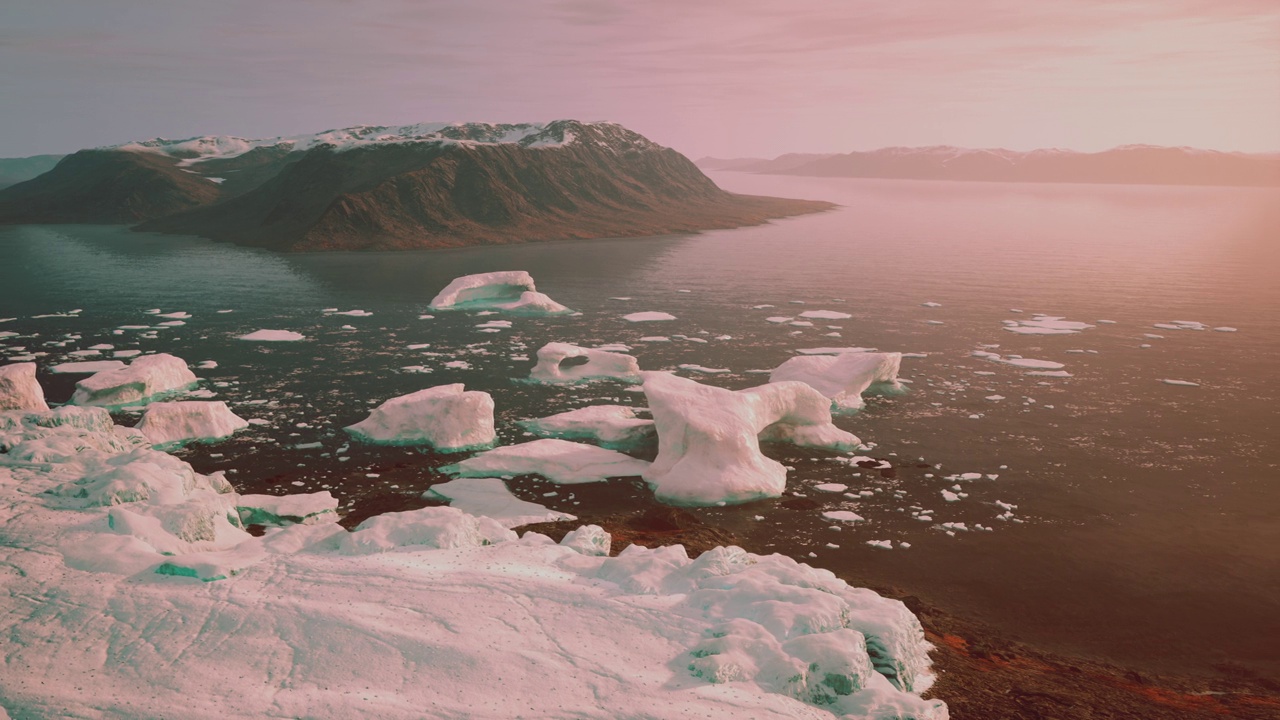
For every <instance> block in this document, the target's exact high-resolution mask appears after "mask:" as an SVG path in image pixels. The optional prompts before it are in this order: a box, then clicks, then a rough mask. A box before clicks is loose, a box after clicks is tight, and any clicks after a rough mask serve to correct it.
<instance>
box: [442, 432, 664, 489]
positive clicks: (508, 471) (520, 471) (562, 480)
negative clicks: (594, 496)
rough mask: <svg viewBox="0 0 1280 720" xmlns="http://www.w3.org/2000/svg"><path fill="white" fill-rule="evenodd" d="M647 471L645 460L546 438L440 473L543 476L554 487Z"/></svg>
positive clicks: (480, 456)
mask: <svg viewBox="0 0 1280 720" xmlns="http://www.w3.org/2000/svg"><path fill="white" fill-rule="evenodd" d="M648 467H649V463H647V462H645V461H643V460H637V459H636V458H633V457H631V456H629V455H623V454H622V453H620V452H615V451H613V450H606V449H604V448H601V447H596V446H595V445H584V444H582V443H576V442H569V441H568V440H560V439H556V438H546V439H542V440H534V441H532V442H527V443H521V444H519V445H505V446H503V447H498V448H494V449H492V450H486V451H485V452H482V453H480V454H478V455H476V456H474V457H470V458H467V459H466V460H463V461H461V462H458V463H455V464H453V465H448V466H446V467H443V468H440V470H441V472H445V473H449V474H450V475H457V476H459V477H494V476H501V475H507V476H511V475H541V476H542V477H544V478H546V479H548V480H550V481H551V482H554V483H559V484H562V485H572V484H577V483H590V482H601V481H603V480H606V479H608V478H611V477H634V476H637V475H640V474H642V473H643V472H644V471H645V470H646V469H648Z"/></svg>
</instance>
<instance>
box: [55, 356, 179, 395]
mask: <svg viewBox="0 0 1280 720" xmlns="http://www.w3.org/2000/svg"><path fill="white" fill-rule="evenodd" d="M195 384H196V376H195V374H194V373H192V372H191V370H189V369H187V363H186V362H184V361H183V360H182V358H178V357H174V356H173V355H169V354H168V353H157V354H155V355H142V356H140V357H138V358H137V359H135V360H134V361H133V362H132V363H130V364H129V365H128V366H126V367H123V368H119V369H116V370H107V371H104V372H100V373H95V374H93V375H90V376H89V377H87V378H85V379H84V380H81V381H80V382H78V383H76V391H75V393H74V394H73V395H72V396H71V400H70V402H71V404H72V405H99V406H104V407H119V406H123V405H133V404H137V403H142V402H146V401H148V400H151V399H152V398H154V397H156V396H158V395H162V394H168V393H173V392H176V391H179V390H185V389H187V388H190V387H193V386H195Z"/></svg>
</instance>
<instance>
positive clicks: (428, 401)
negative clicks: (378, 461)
mask: <svg viewBox="0 0 1280 720" xmlns="http://www.w3.org/2000/svg"><path fill="white" fill-rule="evenodd" d="M464 387H465V386H464V385H463V384H462V383H454V384H452V385H437V386H436V387H433V388H427V389H426V390H419V391H417V392H414V393H409V394H408V395H401V396H400V397H394V398H391V399H390V400H388V401H386V402H384V403H382V404H381V405H379V406H378V407H377V408H375V409H374V411H373V412H372V413H370V414H369V417H367V418H365V419H364V420H362V421H360V422H358V423H356V424H355V425H351V426H348V427H347V428H345V430H346V431H347V432H348V433H350V434H351V435H352V436H354V437H356V438H358V439H360V440H363V441H365V442H368V443H374V444H378V445H430V446H432V447H434V448H436V449H437V450H441V451H444V452H458V451H461V450H472V449H475V448H482V447H489V446H490V445H492V444H493V443H494V441H495V440H496V439H497V434H496V433H495V432H494V428H493V397H491V396H490V395H489V393H486V392H481V391H479V390H465V389H464Z"/></svg>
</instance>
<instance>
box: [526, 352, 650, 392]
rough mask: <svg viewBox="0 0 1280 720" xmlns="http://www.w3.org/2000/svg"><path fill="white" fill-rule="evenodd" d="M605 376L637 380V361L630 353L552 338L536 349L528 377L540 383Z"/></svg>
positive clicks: (602, 377)
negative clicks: (563, 341) (534, 359)
mask: <svg viewBox="0 0 1280 720" xmlns="http://www.w3.org/2000/svg"><path fill="white" fill-rule="evenodd" d="M606 378H612V379H614V380H622V381H629V382H634V381H636V380H639V379H640V364H639V362H637V361H636V359H635V358H634V357H632V356H630V355H624V354H622V353H615V352H609V351H607V350H592V349H590V348H584V347H578V346H577V345H570V344H569V343H562V342H553V343H547V344H546V345H543V346H542V348H541V349H539V350H538V364H537V365H534V366H533V370H531V371H530V372H529V379H530V380H534V381H537V382H544V383H573V382H583V381H585V380H600V379H606Z"/></svg>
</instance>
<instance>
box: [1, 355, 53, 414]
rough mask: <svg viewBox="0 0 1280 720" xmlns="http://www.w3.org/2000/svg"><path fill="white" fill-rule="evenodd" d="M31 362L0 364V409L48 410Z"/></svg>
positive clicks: (34, 366) (42, 390) (33, 364)
mask: <svg viewBox="0 0 1280 720" xmlns="http://www.w3.org/2000/svg"><path fill="white" fill-rule="evenodd" d="M48 409H49V405H48V404H47V403H46V402H45V401H44V389H43V388H41V387H40V383H39V382H38V381H37V380H36V364H35V363H33V362H21V363H10V364H8V365H0V410H48Z"/></svg>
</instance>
